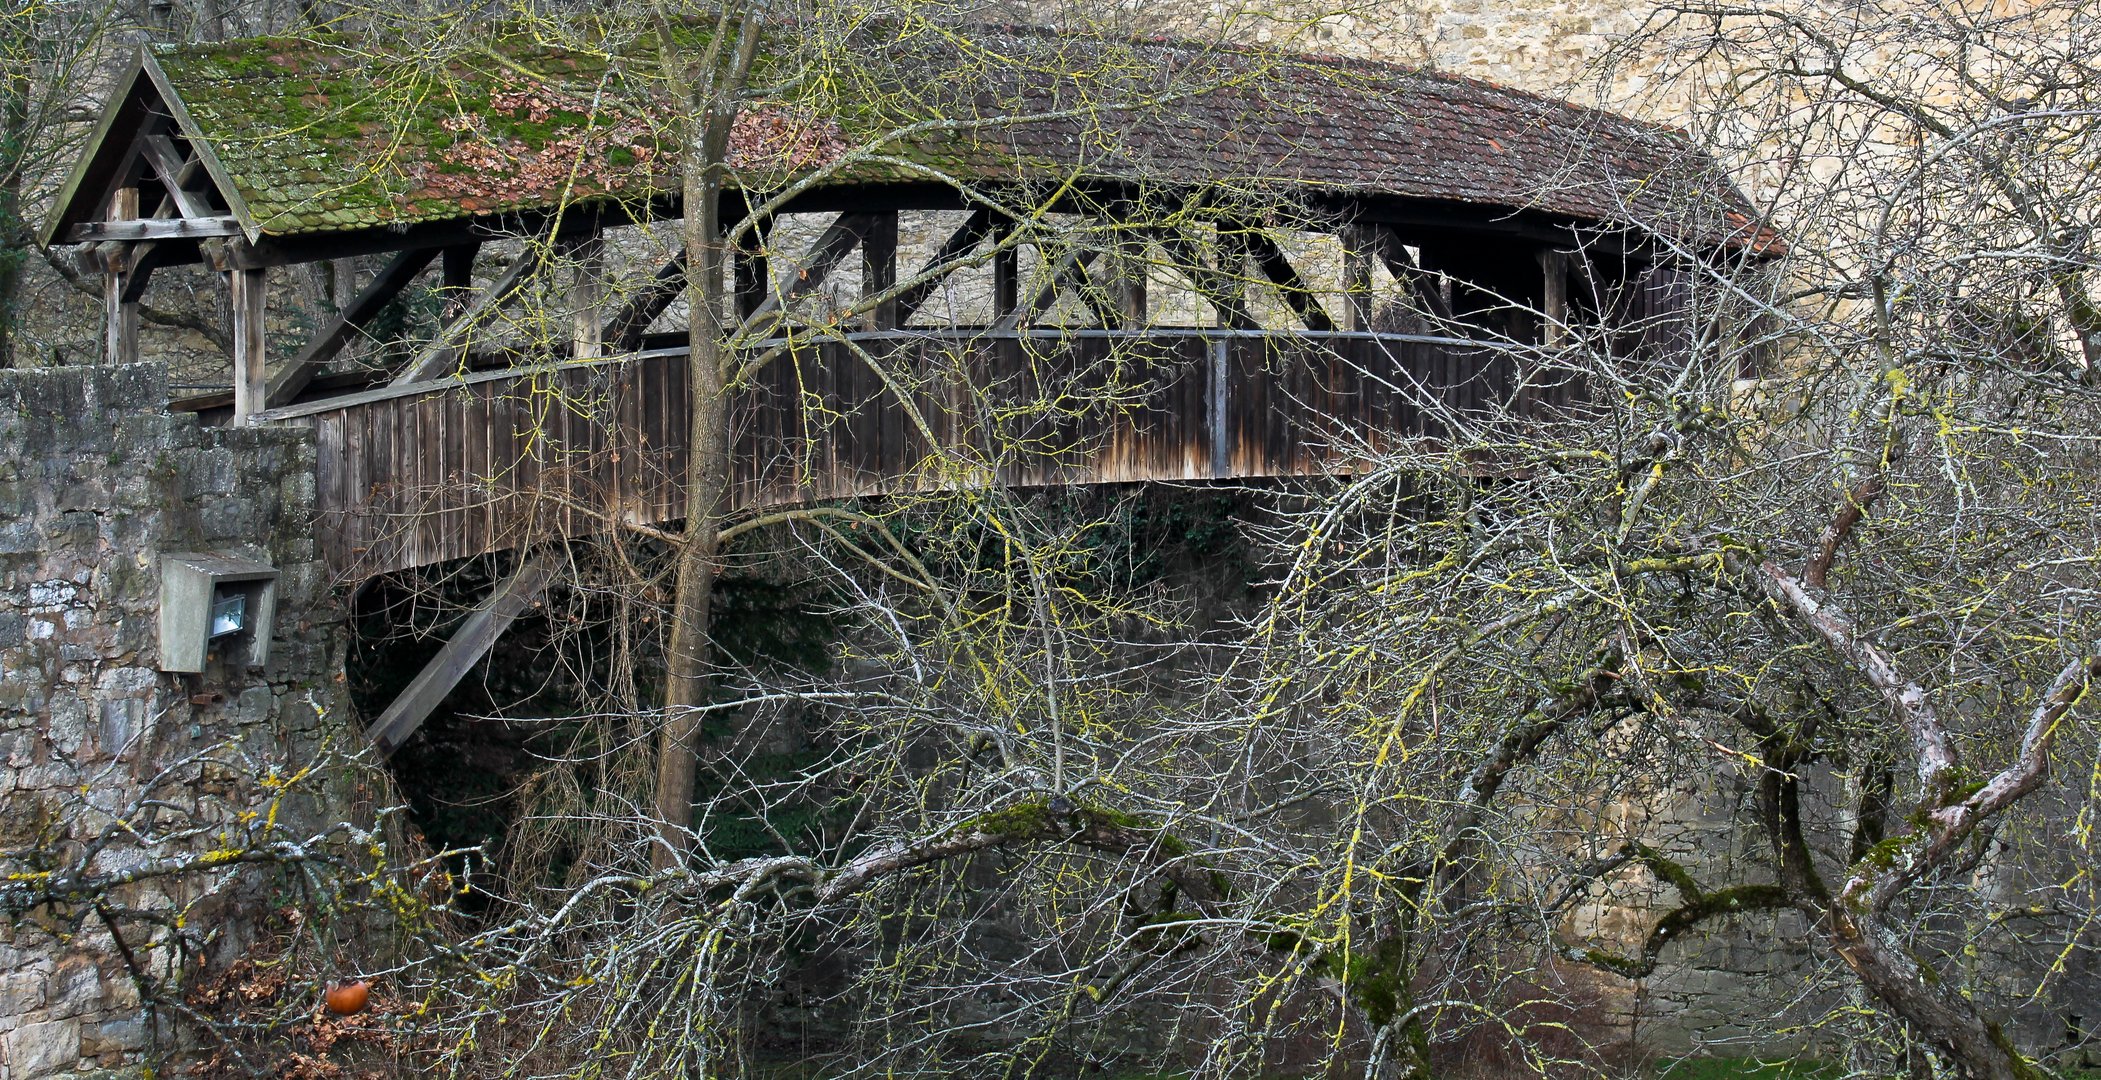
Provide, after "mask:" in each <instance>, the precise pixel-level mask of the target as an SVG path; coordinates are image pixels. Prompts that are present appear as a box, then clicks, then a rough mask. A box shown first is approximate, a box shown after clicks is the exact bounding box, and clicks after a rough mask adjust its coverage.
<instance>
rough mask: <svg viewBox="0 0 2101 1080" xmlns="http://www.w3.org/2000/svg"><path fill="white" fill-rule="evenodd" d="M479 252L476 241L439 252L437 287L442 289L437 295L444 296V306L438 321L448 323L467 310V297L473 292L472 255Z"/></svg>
mask: <svg viewBox="0 0 2101 1080" xmlns="http://www.w3.org/2000/svg"><path fill="white" fill-rule="evenodd" d="M480 252H481V245H480V244H478V243H477V244H457V245H454V246H452V247H449V248H446V249H445V250H444V251H443V252H442V253H441V255H440V263H439V267H438V273H439V277H440V279H441V280H440V281H439V283H438V287H439V288H441V289H443V290H444V291H443V292H442V293H440V294H439V295H441V296H443V297H444V298H445V307H444V311H443V313H442V314H440V315H439V316H438V321H439V322H441V323H449V322H451V321H452V320H454V319H457V318H459V315H460V312H462V311H465V310H467V299H468V297H469V296H470V295H472V294H473V292H474V257H475V256H476V255H477V254H480Z"/></svg>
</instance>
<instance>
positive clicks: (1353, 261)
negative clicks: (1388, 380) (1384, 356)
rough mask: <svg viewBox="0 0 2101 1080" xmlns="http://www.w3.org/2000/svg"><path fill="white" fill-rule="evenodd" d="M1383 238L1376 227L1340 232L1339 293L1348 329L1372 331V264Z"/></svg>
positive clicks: (1351, 227) (1352, 227) (1347, 228)
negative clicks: (1345, 312) (1347, 321)
mask: <svg viewBox="0 0 2101 1080" xmlns="http://www.w3.org/2000/svg"><path fill="white" fill-rule="evenodd" d="M1385 239H1386V237H1385V236H1384V235H1383V229H1382V227H1381V226H1378V225H1366V224H1356V225H1345V226H1343V229H1342V291H1343V296H1344V298H1345V300H1346V302H1347V304H1348V307H1349V315H1348V319H1349V329H1351V330H1355V331H1358V332H1360V333H1361V332H1364V331H1368V330H1372V329H1374V327H1373V325H1372V316H1373V315H1374V314H1375V312H1374V310H1373V307H1372V295H1371V277H1372V260H1373V259H1375V258H1377V257H1378V245H1379V244H1380V243H1382V242H1383V241H1384V240H1385Z"/></svg>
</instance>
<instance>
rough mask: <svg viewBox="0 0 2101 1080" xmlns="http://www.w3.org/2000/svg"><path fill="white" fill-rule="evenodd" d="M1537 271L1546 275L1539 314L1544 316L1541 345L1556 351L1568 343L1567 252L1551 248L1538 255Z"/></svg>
mask: <svg viewBox="0 0 2101 1080" xmlns="http://www.w3.org/2000/svg"><path fill="white" fill-rule="evenodd" d="M1539 269H1540V272H1541V273H1543V274H1545V275H1546V289H1545V291H1544V292H1542V293H1541V300H1540V313H1541V314H1543V315H1545V316H1546V322H1547V325H1546V328H1545V330H1544V331H1543V332H1542V334H1541V337H1542V338H1543V341H1542V342H1541V343H1542V344H1544V345H1546V346H1547V347H1548V348H1550V349H1558V348H1560V347H1561V346H1563V345H1565V344H1567V343H1568V252H1565V251H1555V250H1552V249H1551V248H1550V249H1548V250H1545V251H1542V252H1540V253H1539Z"/></svg>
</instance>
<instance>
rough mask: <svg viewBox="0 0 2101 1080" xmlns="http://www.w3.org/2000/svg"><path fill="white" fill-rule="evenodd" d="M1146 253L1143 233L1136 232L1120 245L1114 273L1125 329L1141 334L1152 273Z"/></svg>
mask: <svg viewBox="0 0 2101 1080" xmlns="http://www.w3.org/2000/svg"><path fill="white" fill-rule="evenodd" d="M1126 221H1128V217H1127V218H1126ZM1145 252H1146V242H1145V235H1144V234H1143V233H1136V232H1134V233H1131V234H1129V235H1126V236H1124V237H1123V238H1122V239H1120V240H1119V241H1117V244H1116V261H1115V263H1114V265H1113V266H1112V267H1111V269H1112V270H1113V271H1114V273H1115V275H1116V306H1117V309H1118V311H1119V312H1120V313H1121V315H1122V318H1123V325H1124V328H1125V329H1128V330H1139V329H1143V328H1144V326H1145V320H1146V294H1145V283H1146V274H1147V271H1148V269H1149V268H1148V267H1147V265H1146V260H1145Z"/></svg>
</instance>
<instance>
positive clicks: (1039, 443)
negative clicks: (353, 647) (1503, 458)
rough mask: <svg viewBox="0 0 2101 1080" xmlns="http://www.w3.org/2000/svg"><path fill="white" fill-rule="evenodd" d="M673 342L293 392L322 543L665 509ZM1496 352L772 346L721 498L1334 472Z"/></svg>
mask: <svg viewBox="0 0 2101 1080" xmlns="http://www.w3.org/2000/svg"><path fill="white" fill-rule="evenodd" d="M1221 348H1222V349H1223V354H1222V355H1221V353H1220V351H1219V350H1220V349H1221ZM1220 359H1223V361H1224V363H1223V366H1222V367H1221V365H1220V364H1219V362H1218V361H1219V360H1220ZM685 363H686V361H685V357H684V356H683V355H669V354H643V355H640V356H636V357H632V358H628V359H622V360H614V361H606V362H601V363H593V364H577V365H566V366H562V367H557V368H553V369H548V370H542V371H539V372H534V373H521V374H515V375H505V376H502V377H495V378H491V377H487V376H482V377H477V378H476V379H474V380H472V381H468V382H465V383H464V384H462V383H457V382H456V383H450V384H440V385H438V386H435V387H433V388H431V389H429V390H417V391H414V392H407V393H401V394H397V395H394V396H385V397H378V398H374V397H372V396H370V395H366V396H362V397H360V398H359V399H356V400H352V401H349V402H346V403H344V404H343V405H342V406H340V407H338V408H334V409H317V410H313V411H310V412H309V413H308V414H307V415H305V416H302V417H300V418H298V419H297V421H296V422H302V423H306V424H310V425H311V426H312V427H313V428H314V430H315V435H316V438H317V440H318V443H319V451H320V465H319V470H318V476H317V484H316V489H317V492H318V494H319V499H320V502H321V519H320V521H319V523H318V525H317V531H318V534H319V537H320V542H321V546H322V549H323V551H324V552H325V553H326V555H327V557H328V559H329V560H330V562H331V563H332V564H333V565H334V566H335V567H336V568H338V570H340V571H341V572H342V573H344V574H345V575H346V576H348V577H351V578H362V577H366V576H369V575H372V574H377V573H384V572H387V571H390V570H398V569H404V568H408V567H413V566H420V565H425V564H429V563H435V562H442V561H445V560H449V559H457V558H463V557H467V556H473V555H480V554H484V553H487V552H490V551H497V550H503V549H506V548H511V547H515V546H518V545H521V544H525V543H528V542H530V541H533V540H536V539H542V538H547V537H555V536H566V537H577V536H584V535H589V534H593V533H601V532H604V531H606V530H607V529H608V528H610V527H612V525H613V523H615V522H620V521H626V522H632V523H637V524H645V525H655V524H660V523H664V522H668V521H676V520H677V519H679V518H681V517H683V516H684V513H685V500H684V492H683V489H682V482H683V478H684V475H685V468H686V443H687V438H686V437H687V431H686V422H687V411H686V409H685V408H684V402H685V400H686V386H687V373H686V369H685ZM1518 366H1519V365H1518V363H1517V362H1516V361H1515V360H1514V359H1513V358H1511V357H1510V356H1508V355H1498V354H1497V353H1496V352H1495V351H1494V350H1490V349H1486V348H1483V347H1480V346H1477V345H1470V344H1468V343H1465V342H1458V341H1452V340H1447V339H1429V338H1419V337H1405V336H1401V335H1385V336H1373V335H1369V334H1346V333H1335V334H1313V333H1303V332H1301V333H1244V334H1222V333H1220V332H1211V331H1183V332H1175V331H1155V332H1147V333H1094V334H1082V335H1074V336H1069V337H1064V338H1050V337H1031V336H1029V335H1018V336H1009V337H1004V338H994V339H986V338H983V337H979V338H972V337H969V336H967V335H961V334H955V335H946V336H908V335H903V334H896V333H892V334H880V333H877V334H864V335H856V336H855V337H854V338H852V339H850V340H848V341H843V342H840V341H834V342H827V343H822V344H816V345H811V346H806V347H798V348H794V349H784V350H781V351H780V353H779V355H778V357H777V358H776V359H774V360H773V361H772V362H770V363H768V364H766V365H765V366H763V367H761V368H759V369H758V370H756V371H755V372H752V373H751V374H750V375H749V377H748V378H747V379H746V380H745V382H744V383H743V385H741V386H740V387H738V388H737V390H736V395H737V396H736V399H735V402H734V404H733V407H732V437H733V439H734V441H735V448H734V460H733V463H732V478H731V500H732V503H733V506H734V507H735V508H739V509H756V508H761V507H767V506H779V505H789V504H795V503H803V502H809V501H812V500H821V499H833V498H846V497H856V496H866V495H879V494H892V493H902V492H913V491H929V490H938V489H946V488H953V487H959V486H970V485H977V484H984V483H988V482H992V481H998V482H1001V483H1006V484H1012V485H1017V486H1042V485H1055V484H1080V483H1120V482H1129V481H1140V480H1217V479H1235V478H1257V477H1284V476H1302V475H1316V474H1320V473H1326V472H1333V471H1340V470H1346V469H1347V468H1348V467H1349V463H1350V462H1351V461H1352V460H1355V459H1356V458H1357V457H1358V455H1359V454H1361V453H1362V452H1363V450H1364V448H1367V447H1370V448H1374V449H1375V448H1376V447H1377V446H1379V445H1380V444H1381V443H1382V441H1386V440H1391V439H1397V438H1403V439H1404V438H1414V437H1420V436H1425V435H1429V436H1434V435H1435V434H1437V432H1438V430H1439V423H1438V421H1437V420H1436V419H1435V417H1434V416H1431V415H1429V413H1428V412H1426V410H1424V409H1423V408H1422V406H1423V405H1424V404H1425V403H1426V399H1427V398H1430V397H1434V398H1438V399H1441V400H1442V401H1443V402H1445V403H1447V404H1449V405H1452V406H1454V407H1457V408H1459V409H1479V408H1482V407H1484V406H1487V405H1489V404H1490V403H1493V402H1508V401H1512V400H1515V396H1514V395H1516V394H1517V393H1518V390H1519V387H1518V386H1517V382H1516V378H1515V373H1516V370H1517V368H1518ZM1221 371H1223V373H1224V375H1225V378H1226V383H1225V385H1224V386H1223V391H1224V393H1223V394H1222V395H1221V394H1219V393H1218V392H1217V391H1218V390H1219V389H1220V387H1219V386H1217V385H1216V379H1217V377H1218V375H1219V373H1220V372H1221ZM1580 391H1581V388H1580V386H1579V385H1578V384H1577V383H1576V382H1575V381H1574V380H1571V379H1569V378H1566V377H1558V376H1554V375H1552V374H1551V373H1548V374H1546V375H1544V376H1542V375H1541V374H1540V373H1538V372H1534V373H1532V374H1531V375H1530V376H1528V378H1527V380H1526V385H1525V387H1524V395H1525V396H1524V401H1525V403H1526V405H1527V407H1528V409H1545V408H1558V407H1563V406H1566V405H1569V404H1572V403H1574V402H1575V401H1577V400H1578V399H1579V398H1580ZM900 402H909V403H910V407H909V408H907V407H905V406H904V405H902V404H900ZM322 404H325V403H322ZM1221 408H1222V409H1223V412H1222V413H1221V411H1220V410H1221ZM1221 465H1222V466H1223V467H1222V468H1221Z"/></svg>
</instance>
